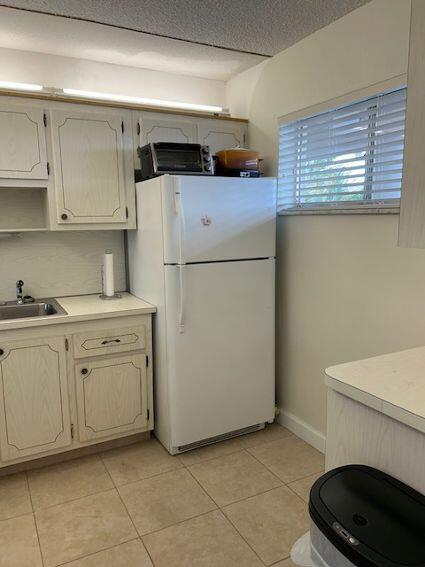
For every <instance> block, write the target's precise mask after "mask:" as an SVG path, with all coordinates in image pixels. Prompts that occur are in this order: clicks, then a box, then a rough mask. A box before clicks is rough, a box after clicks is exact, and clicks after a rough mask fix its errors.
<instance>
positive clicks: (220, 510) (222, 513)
mask: <svg viewBox="0 0 425 567" xmlns="http://www.w3.org/2000/svg"><path fill="white" fill-rule="evenodd" d="M188 472H189V474H190V475H191V476H192V478H193V479H194V480H195V481H196V482H197V483H198V484H199V486H200V487H201V488H202V490H203V491H204V492H206V490H205V489H204V487H203V486H202V485H201V484H200V482H199V481H198V479H197V478H196V477H195V476H194V475H193V474H192V472H191V471H190V470H189V469H188ZM206 494H207V495H208V496H209V497H210V498H211V500H212V501H213V502H214V504H215V505H216V506H217V510H218V511H219V512H220V513H221V515H222V517H223V518H224V519H226V520H227V521H228V522H229V523H230V524H231V525H232V526H233V527H234V529H235V531H236V532H237V533H238V534H239V536H240V537H241V538H242V539H243V541H244V542H245V543H246V544H247V546H248V547H249V549H251V550H252V552H253V553H254V554H255V555H256V556H257V557H258V559H259V560H260V561H261V563H263V564H264V565H265V563H264V561H263V560H262V559H261V557H260V556H259V555H258V553H257V552H256V551H255V549H253V548H252V547H251V546H250V544H249V543H248V542H247V540H246V539H245V538H244V537H243V535H242V534H241V533H240V531H239V530H238V529H237V528H236V526H234V524H233V523H232V522H231V521H230V520H229V519H228V518H227V516H226V514H225V513H224V511H223V509H222V508H221V507H220V506H219V505H218V504H217V502H216V501H215V500H214V498H213V497H212V496H210V495H209V494H208V492H206Z"/></svg>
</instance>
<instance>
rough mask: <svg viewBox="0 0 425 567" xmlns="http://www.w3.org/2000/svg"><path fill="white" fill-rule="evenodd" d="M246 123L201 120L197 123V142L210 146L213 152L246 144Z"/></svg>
mask: <svg viewBox="0 0 425 567" xmlns="http://www.w3.org/2000/svg"><path fill="white" fill-rule="evenodd" d="M246 133H247V125H246V124H245V123H244V122H231V121H226V120H202V121H200V122H199V125H198V142H199V143H200V144H202V145H207V146H209V147H210V149H211V152H212V153H213V154H215V153H216V152H218V151H219V150H226V149H228V148H234V147H236V146H241V147H244V146H245V144H246Z"/></svg>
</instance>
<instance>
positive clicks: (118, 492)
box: [99, 456, 155, 567]
mask: <svg viewBox="0 0 425 567" xmlns="http://www.w3.org/2000/svg"><path fill="white" fill-rule="evenodd" d="M99 458H100V460H101V462H102V464H103V467H104V469H105V471H106V474H107V475H108V476H109V478H110V479H111V482H112V484H113V485H114V486H115V482H114V480H113V478H112V475H111V473H110V472H109V470H108V467H107V466H106V464H105V462H104V460H103V459H102V457H101V456H99ZM115 490H116V492H117V494H118V498H119V499H120V501H121V504H122V505H123V506H124V510H125V511H126V513H127V516H128V517H129V518H130V522H131V524H132V526H133V529H134V531H135V532H136V535H137V538H138V539H139V541H140V542H141V544H142V545H143V547H144V548H145V550H146V553H147V554H148V557H149V559H150V560H151V562H152V565H153V566H154V567H155V563H154V560H153V558H152V557H151V554H150V553H149V550H148V549H147V547H146V545H145V543H144V541H143V540H142V538H141V536H140V534H139V531H138V529H137V528H136V524H135V523H134V521H133V518H132V517H131V514H130V512H129V511H128V508H127V506H126V505H125V502H124V500H123V498H122V496H121V493H120V491H119V489H118V487H117V486H115Z"/></svg>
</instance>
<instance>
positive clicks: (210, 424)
mask: <svg viewBox="0 0 425 567" xmlns="http://www.w3.org/2000/svg"><path fill="white" fill-rule="evenodd" d="M180 271H182V272H183V278H182V279H183V293H181V290H180V277H179V273H180ZM274 284H275V261H274V260H255V261H239V262H223V263H216V264H214V263H213V264H195V265H186V266H183V267H182V268H181V267H179V266H166V267H165V286H166V304H167V316H166V320H167V323H166V325H167V344H168V354H167V359H168V360H167V365H168V369H167V372H168V383H169V410H170V431H171V448H172V449H174V450H175V449H176V448H178V447H180V446H184V445H187V444H189V443H194V442H197V441H200V440H203V439H208V438H210V437H215V436H217V435H221V434H225V433H228V432H231V431H235V430H237V429H242V428H244V427H248V426H251V425H255V424H258V423H263V422H266V421H269V420H272V419H273V418H274V389H275V379H274V378H275V376H274V346H275V339H274V331H275V327H274V316H275V311H274ZM182 300H183V304H182ZM181 323H182V324H183V332H182V328H181Z"/></svg>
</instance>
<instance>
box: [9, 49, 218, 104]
mask: <svg viewBox="0 0 425 567" xmlns="http://www.w3.org/2000/svg"><path fill="white" fill-rule="evenodd" d="M0 69H1V77H0V80H3V81H15V82H18V83H19V82H23V83H37V84H40V85H43V86H45V87H56V88H66V87H67V88H73V89H81V90H85V91H97V92H106V93H112V94H119V95H128V96H139V97H145V98H156V99H164V100H175V101H181V102H191V103H194V104H213V105H218V106H224V102H225V82H224V81H217V80H213V79H203V78H198V77H188V76H184V75H177V74H173V73H165V72H162V71H153V70H150V69H140V68H137V67H127V66H124V65H113V64H111V63H101V62H99V61H89V60H87V59H76V58H74V57H62V56H60V55H50V54H46V53H35V52H29V51H19V50H14V49H4V48H0Z"/></svg>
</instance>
